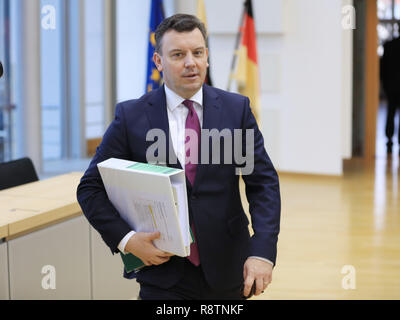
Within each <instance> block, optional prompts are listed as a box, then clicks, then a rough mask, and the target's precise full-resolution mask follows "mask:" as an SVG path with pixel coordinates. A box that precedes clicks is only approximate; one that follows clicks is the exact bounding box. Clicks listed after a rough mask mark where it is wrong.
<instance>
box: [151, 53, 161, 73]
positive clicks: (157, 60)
mask: <svg viewBox="0 0 400 320" xmlns="http://www.w3.org/2000/svg"><path fill="white" fill-rule="evenodd" d="M153 61H154V64H155V65H156V67H157V70H158V72H162V71H163V67H162V64H161V56H160V54H159V53H158V52H154V54H153Z"/></svg>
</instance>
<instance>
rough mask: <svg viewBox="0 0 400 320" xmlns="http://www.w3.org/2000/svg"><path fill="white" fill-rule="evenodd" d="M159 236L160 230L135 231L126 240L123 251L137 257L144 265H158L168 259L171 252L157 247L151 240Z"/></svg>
mask: <svg viewBox="0 0 400 320" xmlns="http://www.w3.org/2000/svg"><path fill="white" fill-rule="evenodd" d="M159 237H160V232H159V231H157V232H136V233H135V234H134V235H133V236H132V237H131V238H130V239H129V240H128V242H127V244H126V246H125V252H130V253H132V254H134V255H135V256H136V257H138V258H139V259H140V260H142V261H143V263H144V264H145V265H146V266H151V265H153V264H154V265H159V264H162V263H165V262H167V261H168V260H169V258H170V257H172V256H173V254H170V253H167V252H164V251H162V250H160V249H157V248H156V247H155V246H154V244H153V240H155V239H158V238H159Z"/></svg>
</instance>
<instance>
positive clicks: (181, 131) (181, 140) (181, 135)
mask: <svg viewBox="0 0 400 320" xmlns="http://www.w3.org/2000/svg"><path fill="white" fill-rule="evenodd" d="M164 88H165V96H166V100H167V112H168V123H169V131H170V135H171V140H172V146H173V148H174V151H175V154H176V156H177V157H178V160H179V162H180V163H181V165H182V168H183V170H184V169H185V127H186V117H187V115H188V113H189V110H188V108H187V107H186V106H184V105H183V104H182V102H183V101H185V99H184V98H182V97H181V96H179V95H178V94H176V93H175V92H174V91H172V90H171V89H170V88H168V87H167V86H166V85H164ZM189 100H192V101H193V102H194V103H193V107H194V109H195V111H196V113H197V116H198V118H199V121H200V127H201V128H202V127H203V87H201V88H200V90H199V91H197V92H196V93H195V95H194V96H193V97H191V98H190V99H189ZM134 234H135V231H131V232H129V233H128V234H127V235H126V236H125V237H124V238H123V239H122V240H121V242H120V243H119V245H118V249H119V250H120V251H121V252H125V246H126V244H127V242H128V240H129V239H130V238H131V237H132V236H133V235H134ZM253 258H257V259H261V260H264V261H267V262H269V263H271V264H272V265H273V263H272V262H271V261H270V260H268V259H265V258H262V257H253Z"/></svg>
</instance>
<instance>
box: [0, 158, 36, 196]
mask: <svg viewBox="0 0 400 320" xmlns="http://www.w3.org/2000/svg"><path fill="white" fill-rule="evenodd" d="M38 180H39V178H38V175H37V174H36V170H35V167H34V166H33V163H32V160H31V159H29V158H22V159H18V160H13V161H9V162H3V163H0V190H3V189H7V188H12V187H16V186H19V185H21V184H25V183H29V182H33V181H38Z"/></svg>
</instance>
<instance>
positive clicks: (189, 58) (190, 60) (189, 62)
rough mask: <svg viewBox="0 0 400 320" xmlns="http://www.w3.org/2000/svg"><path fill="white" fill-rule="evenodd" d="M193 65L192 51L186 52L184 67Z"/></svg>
mask: <svg viewBox="0 0 400 320" xmlns="http://www.w3.org/2000/svg"><path fill="white" fill-rule="evenodd" d="M194 65H195V63H194V59H193V55H192V53H191V52H190V53H188V54H187V55H186V57H185V67H186V68H189V67H193V66H194Z"/></svg>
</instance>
